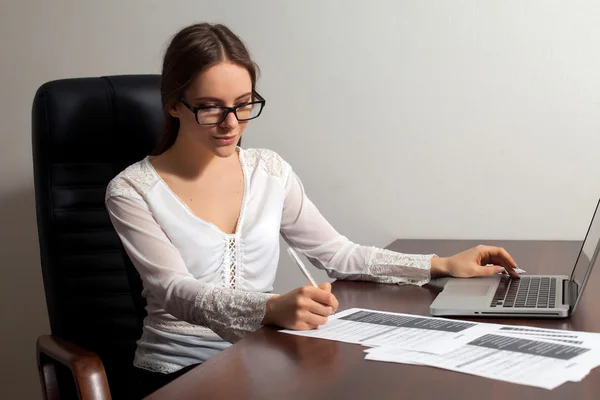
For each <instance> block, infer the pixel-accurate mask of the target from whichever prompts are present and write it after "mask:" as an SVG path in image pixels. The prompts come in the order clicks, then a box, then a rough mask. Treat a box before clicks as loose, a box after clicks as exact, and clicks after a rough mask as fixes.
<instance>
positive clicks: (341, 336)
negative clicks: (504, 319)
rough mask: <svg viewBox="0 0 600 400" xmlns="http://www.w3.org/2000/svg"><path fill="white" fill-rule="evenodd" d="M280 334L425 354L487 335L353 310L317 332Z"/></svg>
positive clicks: (456, 325) (445, 322)
mask: <svg viewBox="0 0 600 400" xmlns="http://www.w3.org/2000/svg"><path fill="white" fill-rule="evenodd" d="M281 332H284V333H289V334H292V335H299V336H309V337H314V338H321V339H329V340H337V341H340V342H347V343H355V344H361V345H363V346H369V347H370V346H382V345H396V346H401V347H403V348H407V349H410V348H412V347H413V346H417V345H418V346H421V347H420V348H423V349H426V351H431V352H441V351H448V349H446V348H442V347H440V346H439V343H441V342H440V339H443V338H453V337H455V336H456V335H457V334H458V335H459V336H460V335H467V334H468V335H469V337H475V336H476V335H477V333H483V332H484V331H483V330H482V328H481V326H480V325H479V324H477V323H474V322H464V321H454V320H449V319H443V318H431V317H421V316H418V315H410V314H400V313H389V312H383V311H374V310H365V309H361V308H351V309H349V310H345V311H342V312H339V313H337V315H335V316H332V317H329V320H328V322H327V323H326V324H325V325H322V326H320V327H319V328H318V329H315V330H309V331H293V330H282V331H281Z"/></svg>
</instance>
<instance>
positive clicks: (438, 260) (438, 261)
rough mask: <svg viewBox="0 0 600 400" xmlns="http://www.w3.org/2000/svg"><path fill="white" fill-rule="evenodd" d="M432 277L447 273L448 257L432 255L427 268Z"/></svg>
mask: <svg viewBox="0 0 600 400" xmlns="http://www.w3.org/2000/svg"><path fill="white" fill-rule="evenodd" d="M429 271H430V274H431V277H432V278H439V277H441V276H446V275H448V259H447V258H445V257H438V256H434V257H432V258H431V269H430V270H429Z"/></svg>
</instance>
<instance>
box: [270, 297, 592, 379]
mask: <svg viewBox="0 0 600 400" xmlns="http://www.w3.org/2000/svg"><path fill="white" fill-rule="evenodd" d="M281 332H284V333H288V334H293V335H299V336H308V337H315V338H321V339H329V340H336V341H341V342H348V343H355V344H360V345H363V346H366V347H368V349H367V350H365V352H366V353H367V354H366V357H365V358H366V359H368V360H376V361H386V362H397V363H404V364H418V365H429V366H433V367H437V368H444V369H448V370H452V371H457V372H462V373H469V374H473V375H478V376H483V377H486V378H490V379H498V380H502V381H506V382H512V383H517V384H524V385H530V386H536V387H540V388H545V389H553V388H555V387H557V386H559V385H561V384H563V383H565V382H567V381H575V382H576V381H580V380H582V379H583V378H584V377H585V376H586V375H587V374H588V373H589V371H590V370H591V369H592V368H595V367H597V366H598V365H600V334H597V333H589V332H577V331H566V330H556V329H543V328H535V327H529V326H512V325H501V324H490V323H480V322H468V321H460V320H452V319H445V318H435V317H424V316H419V315H411V314H402V313H391V312H384V311H375V310H367V309H362V308H352V309H349V310H345V311H342V312H339V313H337V314H336V315H335V316H332V317H330V318H329V321H328V322H327V323H326V324H325V325H322V326H320V327H319V328H318V329H315V330H309V331H293V330H282V331H281Z"/></svg>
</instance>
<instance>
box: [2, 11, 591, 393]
mask: <svg viewBox="0 0 600 400" xmlns="http://www.w3.org/2000/svg"><path fill="white" fill-rule="evenodd" d="M200 21H209V22H222V23H225V24H227V25H229V26H230V27H231V28H232V29H233V30H234V31H235V32H236V33H238V34H239V35H240V36H241V37H242V38H243V39H244V40H245V41H246V43H247V44H248V46H249V48H250V50H251V53H252V55H253V56H254V58H255V60H256V61H257V62H258V64H259V65H260V67H261V69H262V77H261V79H260V82H259V86H258V90H259V91H260V93H261V94H262V95H263V96H264V97H265V98H266V99H267V107H266V109H265V111H264V113H263V115H262V116H261V117H260V118H259V119H258V120H257V121H255V122H253V123H252V124H251V125H250V127H249V129H248V130H247V131H246V136H245V141H244V146H245V147H267V148H271V149H273V150H275V151H277V152H279V153H280V154H281V155H282V156H283V157H284V158H285V159H286V160H287V161H289V162H290V163H291V164H292V165H293V167H294V168H295V170H296V172H297V173H298V174H299V176H300V177H301V178H302V179H303V181H304V184H305V187H306V189H307V191H308V194H309V196H310V197H311V199H312V200H313V201H314V202H315V203H316V204H317V205H318V207H319V208H320V209H321V211H322V213H323V214H324V215H325V216H326V217H327V218H328V219H329V220H330V222H331V223H332V224H333V225H334V226H335V227H336V228H337V229H338V230H339V231H340V232H342V233H343V234H344V235H346V236H348V237H349V238H350V239H351V240H353V241H355V242H358V243H361V244H365V245H377V246H385V245H387V244H388V243H389V242H391V241H393V240H394V239H396V238H400V237H402V238H475V239H481V240H484V241H486V242H488V243H492V244H493V239H494V238H503V239H519V238H524V239H528V238H533V239H581V238H582V237H583V235H584V233H585V229H586V226H587V223H588V221H589V218H590V216H591V212H592V210H593V207H594V206H595V203H596V201H597V199H598V197H599V196H600V182H598V179H597V178H598V176H599V172H600V160H599V159H598V154H600V152H599V149H600V136H599V133H600V132H599V127H600V113H599V108H600V76H599V71H600V24H599V23H598V21H600V3H599V2H598V1H594V0H589V1H565V0H553V1H550V0H539V1H524V0H514V1H499V0H496V1H492V0H487V1H480V0H471V1H466V0H453V1H426V0H413V1H373V0H371V1H368V2H367V1H360V2H359V1H341V0H338V1H322V0H319V1H316V0H312V1H306V0H305V1H294V2H292V1H289V2H287V1H286V2H284V1H278V0H273V1H262V0H253V1H244V2H242V1H225V0H220V1H201V0H193V1H191V0H187V1H176V2H166V1H162V0H161V1H158V0H152V1H149V0H128V1H123V0H105V1H101V2H97V1H96V2H92V1H79V0H71V1H67V0H60V1H59V0H55V1H41V0H39V1H38V0H2V1H1V3H0V66H1V70H0V72H1V73H0V102H1V103H0V121H1V123H2V125H1V126H2V129H1V135H0V177H1V179H0V256H1V257H0V260H1V263H0V271H1V272H2V278H1V279H0V296H1V297H0V304H1V305H2V314H1V315H2V322H1V323H0V332H1V334H0V335H1V336H0V337H1V339H2V340H1V341H0V379H1V382H0V397H1V398H3V399H9V398H19V399H37V398H39V384H38V378H37V372H36V367H35V353H34V346H35V339H36V337H37V336H38V335H39V334H43V333H47V332H48V322H47V316H46V308H45V300H44V294H43V286H42V282H41V275H40V267H39V257H38V249H37V236H36V235H37V232H36V224H35V214H34V200H33V183H32V164H31V140H30V113H31V103H32V99H33V96H34V93H35V90H36V89H37V88H38V87H39V86H40V85H41V84H42V83H44V82H46V81H48V80H52V79H59V78H68V77H80V76H100V75H109V74H138V73H159V72H160V62H161V57H162V54H163V51H164V49H165V46H166V44H167V42H168V40H169V38H170V37H171V36H172V35H173V34H174V33H175V32H176V31H177V30H179V29H180V28H182V27H184V26H185V25H188V24H191V23H194V22H200ZM508 250H510V249H508ZM283 254H285V253H283ZM284 257H285V256H284ZM517 262H518V260H517ZM522 267H524V268H526V266H522ZM565 268H568V266H566V267H565ZM317 275H318V277H319V279H323V275H322V274H317ZM304 283H305V280H304V279H303V278H302V276H301V275H300V274H299V272H298V271H297V269H296V268H295V267H294V266H293V264H291V262H289V260H287V258H282V262H281V270H280V273H279V276H278V280H277V289H278V290H279V291H284V290H287V289H290V288H292V287H296V286H299V285H303V284H304Z"/></svg>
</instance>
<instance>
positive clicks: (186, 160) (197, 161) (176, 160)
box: [162, 135, 237, 180]
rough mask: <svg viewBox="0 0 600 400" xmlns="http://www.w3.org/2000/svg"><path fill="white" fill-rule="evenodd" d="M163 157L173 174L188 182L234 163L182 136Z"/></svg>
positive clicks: (229, 158)
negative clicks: (188, 141) (189, 141)
mask: <svg viewBox="0 0 600 400" xmlns="http://www.w3.org/2000/svg"><path fill="white" fill-rule="evenodd" d="M234 155H235V154H234ZM162 156H163V158H164V161H166V164H168V166H169V169H170V170H172V172H173V173H175V174H177V175H179V176H181V177H182V178H184V179H188V180H195V179H198V178H201V177H202V176H203V175H205V174H206V173H212V172H219V171H222V170H223V169H225V168H228V167H229V166H230V165H231V161H232V160H231V157H227V158H222V157H219V156H217V155H215V154H214V153H212V152H210V151H209V150H207V149H206V148H205V147H204V146H202V145H201V144H199V143H187V141H185V140H184V138H183V137H182V135H179V136H178V137H177V139H176V140H175V143H174V144H173V146H171V148H169V150H167V151H166V152H164V153H163V154H162ZM236 157H237V156H236Z"/></svg>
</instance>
